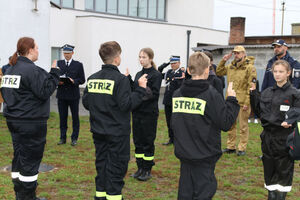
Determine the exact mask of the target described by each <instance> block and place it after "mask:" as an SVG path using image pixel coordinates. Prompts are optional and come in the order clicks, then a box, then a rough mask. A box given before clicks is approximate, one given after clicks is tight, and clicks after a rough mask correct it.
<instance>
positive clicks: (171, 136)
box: [165, 105, 174, 142]
mask: <svg viewBox="0 0 300 200" xmlns="http://www.w3.org/2000/svg"><path fill="white" fill-rule="evenodd" d="M165 115H166V121H167V126H168V133H169V139H170V141H171V142H173V141H174V133H173V130H172V128H171V117H172V105H165Z"/></svg>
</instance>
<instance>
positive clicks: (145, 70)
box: [142, 66, 154, 74]
mask: <svg viewBox="0 0 300 200" xmlns="http://www.w3.org/2000/svg"><path fill="white" fill-rule="evenodd" d="M153 69H154V67H153V66H151V67H150V68H144V67H143V69H142V72H143V73H144V74H145V73H149V72H150V71H152V70H153Z"/></svg>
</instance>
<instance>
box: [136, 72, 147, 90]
mask: <svg viewBox="0 0 300 200" xmlns="http://www.w3.org/2000/svg"><path fill="white" fill-rule="evenodd" d="M147 76H148V74H144V75H143V76H141V77H140V78H139V80H138V82H139V86H140V87H142V88H146V87H147V81H148V80H147Z"/></svg>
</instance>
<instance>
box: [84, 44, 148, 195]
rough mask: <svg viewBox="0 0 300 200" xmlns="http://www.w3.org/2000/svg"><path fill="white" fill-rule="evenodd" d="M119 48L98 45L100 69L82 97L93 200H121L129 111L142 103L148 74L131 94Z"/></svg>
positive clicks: (128, 136) (114, 45)
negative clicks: (91, 147) (91, 148)
mask: <svg viewBox="0 0 300 200" xmlns="http://www.w3.org/2000/svg"><path fill="white" fill-rule="evenodd" d="M121 52H122V50H121V47H120V45H119V44H118V43H117V42H115V41H110V42H105V43H103V44H101V46H100V49H99V55H100V57H101V59H102V61H103V62H104V65H102V69H101V70H100V71H98V72H96V73H94V74H93V75H91V76H90V77H89V78H88V81H87V86H86V88H85V90H84V94H83V97H82V103H83V106H84V107H85V108H86V109H87V110H89V112H90V124H91V132H92V133H93V140H94V144H95V148H96V170H97V176H96V178H95V181H96V195H95V200H105V199H108V200H109V199H111V200H121V199H122V188H123V186H124V180H123V179H124V177H125V175H126V172H127V168H128V162H129V159H130V111H131V110H132V109H133V108H136V107H137V106H138V105H140V104H141V103H142V101H143V100H142V98H143V97H144V96H145V94H146V89H145V88H146V84H147V79H146V76H147V74H144V75H143V76H141V77H140V78H139V79H138V81H137V82H138V83H137V84H138V86H137V87H136V89H135V91H134V92H131V87H130V82H129V80H128V78H127V77H126V76H124V75H123V74H121V73H120V71H119V69H118V66H119V65H120V64H121Z"/></svg>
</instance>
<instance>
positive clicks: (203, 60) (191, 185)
mask: <svg viewBox="0 0 300 200" xmlns="http://www.w3.org/2000/svg"><path fill="white" fill-rule="evenodd" d="M209 66H210V60H209V58H208V57H207V56H206V55H205V54H204V53H202V52H196V53H194V54H192V55H191V56H190V58H189V62H188V68H187V70H188V73H189V74H190V75H191V76H192V78H191V79H188V80H186V81H184V82H183V84H182V86H181V87H180V88H179V89H178V90H176V91H175V92H174V95H173V99H172V101H173V110H172V111H173V113H172V119H171V123H172V128H173V130H174V146H175V155H176V157H177V158H178V159H179V160H180V179H179V188H178V200H187V199H212V198H213V196H214V194H215V193H216V190H217V180H216V178H215V174H214V171H215V166H216V162H217V161H218V159H219V158H220V157H221V155H222V150H221V130H223V131H227V130H229V129H230V128H231V126H232V125H233V124H234V122H235V120H236V118H237V116H238V113H239V110H240V106H239V104H238V101H237V99H236V97H235V96H236V94H235V91H234V90H233V89H232V85H233V84H232V82H230V83H229V86H228V90H227V100H226V101H225V100H224V99H223V96H222V95H221V94H220V92H218V91H217V90H216V89H215V88H214V87H213V86H212V85H210V83H209V82H208V80H207V78H208V76H209Z"/></svg>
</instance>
